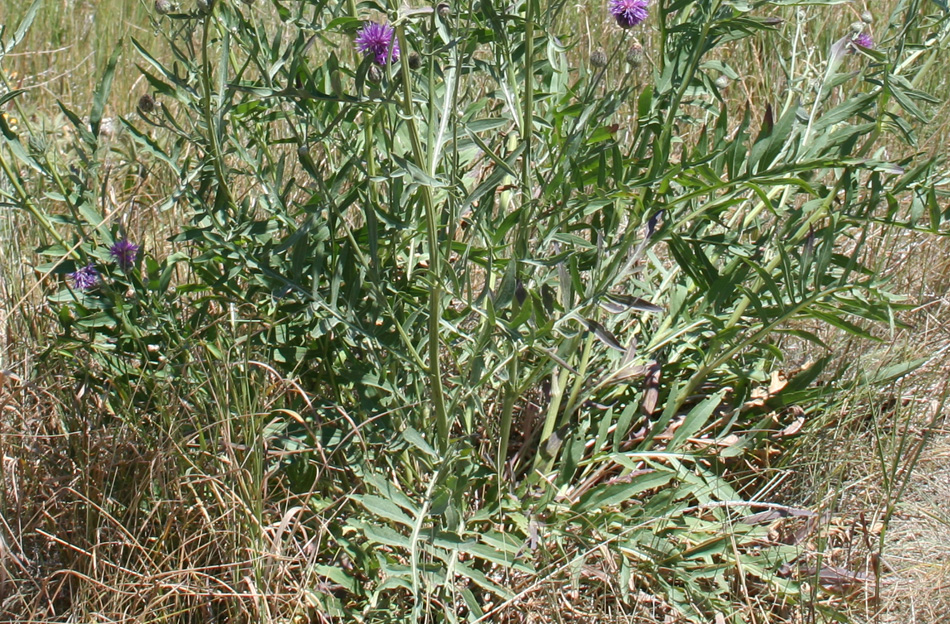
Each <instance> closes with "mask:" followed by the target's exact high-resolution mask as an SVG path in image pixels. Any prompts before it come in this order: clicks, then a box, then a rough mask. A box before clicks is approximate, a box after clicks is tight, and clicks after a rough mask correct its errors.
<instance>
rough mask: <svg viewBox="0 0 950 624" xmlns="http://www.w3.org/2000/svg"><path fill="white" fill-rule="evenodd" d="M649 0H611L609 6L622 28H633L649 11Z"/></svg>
mask: <svg viewBox="0 0 950 624" xmlns="http://www.w3.org/2000/svg"><path fill="white" fill-rule="evenodd" d="M649 5H650V2H649V0H610V3H609V4H608V8H609V9H610V13H611V14H612V15H613V16H614V18H615V19H616V20H617V25H619V26H620V27H621V28H632V27H633V26H636V25H637V24H639V23H640V22H642V21H644V20H645V19H646V18H647V16H648V15H649V13H648V12H647V7H648V6H649Z"/></svg>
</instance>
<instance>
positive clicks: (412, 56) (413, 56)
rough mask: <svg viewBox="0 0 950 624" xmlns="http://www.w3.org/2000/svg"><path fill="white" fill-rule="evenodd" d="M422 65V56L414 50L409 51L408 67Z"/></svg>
mask: <svg viewBox="0 0 950 624" xmlns="http://www.w3.org/2000/svg"><path fill="white" fill-rule="evenodd" d="M420 67H422V57H421V56H419V55H418V54H417V53H416V52H410V53H409V69H419V68H420Z"/></svg>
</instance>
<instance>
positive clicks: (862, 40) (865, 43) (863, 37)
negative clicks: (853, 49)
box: [851, 32, 874, 50]
mask: <svg viewBox="0 0 950 624" xmlns="http://www.w3.org/2000/svg"><path fill="white" fill-rule="evenodd" d="M851 43H853V44H855V45H858V46H860V47H862V48H867V49H869V50H870V49H872V48H873V47H874V37H872V36H871V33H866V32H862V33H858V34H857V35H855V36H854V38H853V39H852V40H851Z"/></svg>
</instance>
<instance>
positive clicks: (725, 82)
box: [716, 74, 732, 89]
mask: <svg viewBox="0 0 950 624" xmlns="http://www.w3.org/2000/svg"><path fill="white" fill-rule="evenodd" d="M731 83H732V81H731V80H729V76H727V75H725V74H723V75H721V76H719V77H718V78H716V87H717V88H719V89H725V88H726V87H728V86H729V85H730V84H731Z"/></svg>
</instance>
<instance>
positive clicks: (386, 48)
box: [356, 22, 399, 65]
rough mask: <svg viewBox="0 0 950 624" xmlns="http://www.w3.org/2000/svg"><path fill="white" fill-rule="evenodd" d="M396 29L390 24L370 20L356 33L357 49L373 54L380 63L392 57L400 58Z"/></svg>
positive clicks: (384, 62) (394, 58) (394, 59)
mask: <svg viewBox="0 0 950 624" xmlns="http://www.w3.org/2000/svg"><path fill="white" fill-rule="evenodd" d="M395 35H396V31H395V30H393V27H392V26H390V25H389V24H377V23H376V22H368V23H367V24H366V25H365V26H363V28H361V29H360V31H359V32H358V33H357V34H356V49H357V50H359V52H360V53H362V54H372V55H373V57H374V60H375V61H376V63H377V64H378V65H385V64H386V63H387V62H388V61H389V60H390V59H391V60H393V61H398V60H399V41H398V40H397V39H396V36H395Z"/></svg>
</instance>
